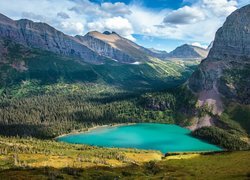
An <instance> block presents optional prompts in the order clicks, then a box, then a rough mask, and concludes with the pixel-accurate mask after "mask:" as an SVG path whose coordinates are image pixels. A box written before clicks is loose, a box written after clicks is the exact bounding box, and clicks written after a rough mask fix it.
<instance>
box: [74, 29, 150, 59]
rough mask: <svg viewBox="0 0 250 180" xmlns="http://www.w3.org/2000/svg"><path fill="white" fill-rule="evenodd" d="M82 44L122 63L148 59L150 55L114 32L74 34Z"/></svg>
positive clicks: (144, 49)
mask: <svg viewBox="0 0 250 180" xmlns="http://www.w3.org/2000/svg"><path fill="white" fill-rule="evenodd" d="M76 38H77V39H78V40H79V41H81V42H82V43H83V44H85V45H86V46H88V47H89V48H90V49H92V50H93V51H95V52H97V53H99V54H101V55H103V56H106V57H108V58H111V59H114V60H116V61H119V62H123V63H134V62H142V61H148V60H149V58H148V56H149V55H150V54H149V53H148V52H147V51H149V50H147V49H146V48H143V47H141V46H139V45H137V44H135V43H133V42H132V41H130V40H128V39H126V38H123V37H121V36H120V35H118V34H117V33H115V32H112V33H111V32H108V31H105V32H104V33H100V32H97V31H93V32H89V33H87V34H86V35H85V36H76Z"/></svg>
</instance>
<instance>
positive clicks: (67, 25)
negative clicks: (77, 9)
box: [60, 21, 84, 35]
mask: <svg viewBox="0 0 250 180" xmlns="http://www.w3.org/2000/svg"><path fill="white" fill-rule="evenodd" d="M60 26H61V28H62V29H63V31H64V32H65V33H67V34H72V35H74V34H79V35H83V30H84V26H83V24H82V23H81V22H72V21H63V22H61V24H60Z"/></svg>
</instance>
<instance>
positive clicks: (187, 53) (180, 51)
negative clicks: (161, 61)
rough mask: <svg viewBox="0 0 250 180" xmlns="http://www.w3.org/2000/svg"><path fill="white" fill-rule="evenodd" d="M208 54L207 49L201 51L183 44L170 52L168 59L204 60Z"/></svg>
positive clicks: (198, 48)
mask: <svg viewBox="0 0 250 180" xmlns="http://www.w3.org/2000/svg"><path fill="white" fill-rule="evenodd" d="M207 54H208V50H207V49H203V48H200V47H197V46H192V45H189V44H184V45H182V46H179V47H177V48H176V49H175V50H173V51H171V52H170V53H169V55H168V58H182V59H183V58H199V59H203V58H206V57H207Z"/></svg>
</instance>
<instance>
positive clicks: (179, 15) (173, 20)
mask: <svg viewBox="0 0 250 180" xmlns="http://www.w3.org/2000/svg"><path fill="white" fill-rule="evenodd" d="M204 19H205V14H204V13H203V12H202V11H201V9H199V8H197V7H189V6H184V7H182V8H179V9H178V10H175V11H172V12H170V13H168V14H167V16H166V17H165V18H164V23H166V24H168V23H170V24H191V23H196V22H199V21H201V20H204Z"/></svg>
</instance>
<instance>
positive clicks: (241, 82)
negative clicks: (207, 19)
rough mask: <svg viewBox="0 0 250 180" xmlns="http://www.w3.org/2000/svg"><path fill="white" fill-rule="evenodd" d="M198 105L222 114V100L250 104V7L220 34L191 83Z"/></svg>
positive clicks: (231, 18)
mask: <svg viewBox="0 0 250 180" xmlns="http://www.w3.org/2000/svg"><path fill="white" fill-rule="evenodd" d="M188 86H189V88H190V89H191V90H192V91H193V92H195V93H197V94H198V96H199V101H198V103H199V104H200V105H201V106H202V105H204V104H208V105H211V106H213V113H214V114H220V113H221V112H222V111H223V102H222V97H224V98H226V99H227V100H229V101H231V100H232V101H237V102H240V103H244V104H249V103H250V5H247V6H245V7H242V8H241V9H238V10H236V11H235V12H233V13H232V14H231V15H230V16H229V17H228V18H227V20H226V22H225V23H224V25H223V26H222V27H221V28H220V29H219V30H218V31H217V33H216V36H215V40H214V42H213V47H212V48H211V50H210V52H209V55H208V57H207V58H206V59H205V60H203V61H202V62H201V64H200V66H199V68H198V70H197V71H196V72H194V73H193V75H192V77H191V78H190V79H189V81H188Z"/></svg>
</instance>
